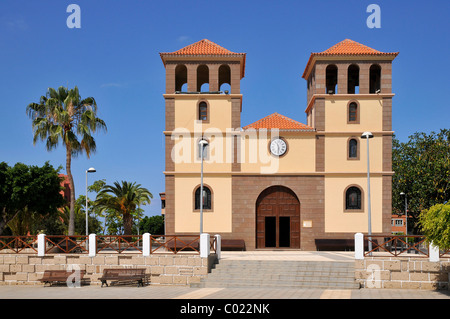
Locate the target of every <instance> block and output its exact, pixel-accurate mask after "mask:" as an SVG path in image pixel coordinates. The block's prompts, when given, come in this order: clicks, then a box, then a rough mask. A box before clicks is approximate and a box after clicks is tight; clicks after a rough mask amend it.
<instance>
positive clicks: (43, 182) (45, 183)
mask: <svg viewBox="0 0 450 319" xmlns="http://www.w3.org/2000/svg"><path fill="white" fill-rule="evenodd" d="M61 189H62V188H61V178H60V177H59V176H58V171H57V170H55V169H54V168H53V166H51V165H50V164H49V163H48V162H47V163H45V165H44V166H43V167H38V166H27V165H25V164H22V163H17V164H15V165H14V166H13V167H9V166H8V164H7V163H5V162H2V163H0V234H1V233H2V232H3V230H4V229H5V227H6V226H7V224H8V223H9V222H11V221H12V220H13V219H14V218H15V217H16V216H17V215H19V214H25V215H26V214H28V213H37V214H39V215H46V214H50V213H55V212H57V210H58V208H60V207H62V206H63V205H64V204H65V203H66V201H65V200H64V198H63V196H62V195H61V193H60V192H61ZM23 218H25V219H27V218H28V217H23ZM28 226H29V225H28ZM28 230H30V229H28ZM18 231H20V232H22V231H24V229H21V230H19V229H18Z"/></svg>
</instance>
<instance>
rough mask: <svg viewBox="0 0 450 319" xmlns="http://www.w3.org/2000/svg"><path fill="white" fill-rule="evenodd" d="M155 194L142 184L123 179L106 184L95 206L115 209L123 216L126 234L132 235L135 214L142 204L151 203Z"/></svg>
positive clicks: (98, 195) (102, 208)
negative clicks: (120, 181)
mask: <svg viewBox="0 0 450 319" xmlns="http://www.w3.org/2000/svg"><path fill="white" fill-rule="evenodd" d="M151 198H153V195H152V194H151V193H150V192H149V191H148V189H146V188H144V187H141V185H140V184H136V183H135V182H134V183H130V182H126V181H122V184H119V183H118V182H114V185H105V186H104V187H103V189H102V190H101V191H100V192H99V193H98V194H97V198H96V200H95V206H97V207H98V208H100V209H101V210H112V211H115V212H116V213H117V214H119V215H120V216H121V217H122V218H123V228H124V235H132V227H133V215H135V214H136V213H138V212H139V211H140V210H139V208H140V206H141V205H147V204H150V201H151Z"/></svg>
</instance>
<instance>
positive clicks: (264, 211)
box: [256, 186, 300, 248]
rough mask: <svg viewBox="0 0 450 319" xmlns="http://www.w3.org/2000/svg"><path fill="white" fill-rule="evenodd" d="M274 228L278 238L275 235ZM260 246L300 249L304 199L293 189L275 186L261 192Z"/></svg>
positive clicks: (257, 227) (258, 229)
mask: <svg viewBox="0 0 450 319" xmlns="http://www.w3.org/2000/svg"><path fill="white" fill-rule="evenodd" d="M273 228H274V229H275V230H274V231H275V238H272V236H274V235H273ZM256 247H257V248H300V202H299V201H298V199H297V196H296V195H295V194H294V192H292V191H291V190H290V189H289V188H286V187H284V186H272V187H269V188H267V189H266V190H264V191H263V192H262V193H261V194H260V195H259V197H258V200H257V202H256Z"/></svg>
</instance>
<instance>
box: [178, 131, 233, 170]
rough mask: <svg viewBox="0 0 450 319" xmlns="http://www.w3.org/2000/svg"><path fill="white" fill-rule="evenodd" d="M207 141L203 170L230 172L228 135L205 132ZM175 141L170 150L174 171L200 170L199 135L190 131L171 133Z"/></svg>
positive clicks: (230, 158)
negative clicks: (194, 134) (207, 147)
mask: <svg viewBox="0 0 450 319" xmlns="http://www.w3.org/2000/svg"><path fill="white" fill-rule="evenodd" d="M204 136H205V138H207V140H208V142H209V151H208V155H207V157H206V158H205V160H204V165H203V171H204V172H231V166H232V154H233V144H232V138H231V135H230V136H226V135H225V136H223V135H222V134H221V133H219V134H217V131H216V133H215V134H205V135H204ZM172 138H173V139H174V141H175V143H174V144H175V145H174V148H173V150H172V151H171V156H172V159H173V161H174V163H175V171H176V172H200V168H201V158H200V153H199V146H198V143H199V141H200V136H193V135H192V134H190V133H186V134H180V135H178V134H177V133H174V134H172Z"/></svg>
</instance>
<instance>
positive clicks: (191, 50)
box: [159, 39, 246, 77]
mask: <svg viewBox="0 0 450 319" xmlns="http://www.w3.org/2000/svg"><path fill="white" fill-rule="evenodd" d="M159 55H160V56H161V59H162V61H163V63H164V66H165V65H166V61H167V60H169V59H178V58H183V57H199V56H204V57H205V58H208V57H219V58H220V57H226V58H232V59H233V60H236V59H238V60H239V61H241V77H244V72H245V57H246V53H236V52H232V51H230V50H228V49H225V48H224V47H222V46H220V45H218V44H217V43H214V42H212V41H210V40H208V39H203V40H200V41H198V42H195V43H193V44H190V45H188V46H186V47H184V48H181V49H179V50H177V51H174V52H163V53H160V54H159Z"/></svg>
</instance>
